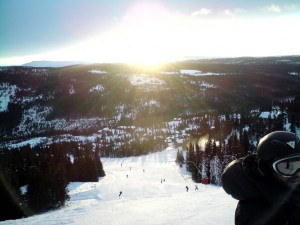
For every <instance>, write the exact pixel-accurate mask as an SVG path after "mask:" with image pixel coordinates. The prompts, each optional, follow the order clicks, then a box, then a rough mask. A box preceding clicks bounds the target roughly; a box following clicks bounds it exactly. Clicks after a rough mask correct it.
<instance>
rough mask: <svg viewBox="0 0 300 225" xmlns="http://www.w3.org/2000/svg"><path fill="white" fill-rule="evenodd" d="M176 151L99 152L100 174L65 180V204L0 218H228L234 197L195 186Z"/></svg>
mask: <svg viewBox="0 0 300 225" xmlns="http://www.w3.org/2000/svg"><path fill="white" fill-rule="evenodd" d="M176 152H177V150H176V149H174V148H172V147H168V148H167V149H165V150H164V151H162V152H156V153H151V154H148V155H145V156H139V157H128V158H102V162H103V166H104V170H105V172H106V176H105V177H103V178H100V180H99V182H86V183H81V182H74V183H70V184H69V186H68V189H69V195H70V200H69V201H68V202H67V204H66V206H65V207H62V208H60V209H58V210H54V211H49V212H47V213H44V214H39V215H36V216H32V217H28V218H24V219H19V220H8V221H3V222H0V224H30V225H32V224H33V225H34V224H36V225H37V224H52V225H56V224H89V225H90V224H91V225H93V224H104V225H123V224H128V225H141V224H143V225H154V224H155V225H184V224H197V225H230V224H234V211H235V207H236V204H237V201H236V200H234V199H233V198H231V197H230V196H229V195H227V194H226V193H225V192H224V190H223V189H222V187H219V186H213V185H203V184H197V185H198V188H199V190H197V191H196V190H195V183H194V182H193V181H192V180H191V176H190V174H189V173H188V172H187V171H186V169H185V166H183V167H182V168H180V167H179V166H178V165H177V164H176V163H175V162H174V160H175V157H176ZM127 175H128V178H127ZM161 179H165V182H161ZM185 186H188V187H189V192H186V190H185ZM120 191H122V193H123V194H122V195H121V197H120V198H119V193H120Z"/></svg>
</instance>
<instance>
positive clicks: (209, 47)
mask: <svg viewBox="0 0 300 225" xmlns="http://www.w3.org/2000/svg"><path fill="white" fill-rule="evenodd" d="M299 26H300V3H299V1H298V0H287V1H279V0H259V1H258V0H253V1H242V0H227V1H221V0H219V1H216V0H210V1H204V0H197V1H195V0H185V1H182V0H156V1H155V0H154V1H149V0H148V1H147V0H113V1H112V0H49V1H48V0H44V1H40V0H0V65H18V64H22V63H26V62H30V61H39V60H52V61H53V60H54V61H70V60H71V61H92V62H138V63H145V64H151V63H153V64H154V63H158V62H161V61H168V60H176V59H182V57H237V56H274V55H299V54H300V45H299V40H300V29H299Z"/></svg>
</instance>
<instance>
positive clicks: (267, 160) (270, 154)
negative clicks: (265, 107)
mask: <svg viewBox="0 0 300 225" xmlns="http://www.w3.org/2000/svg"><path fill="white" fill-rule="evenodd" d="M257 158H258V163H259V167H260V169H261V171H263V173H264V174H269V175H271V174H273V172H274V171H275V172H276V173H277V174H279V175H281V176H286V177H289V176H293V175H294V174H296V173H297V172H298V171H299V170H300V141H299V139H298V137H297V136H296V135H295V134H294V133H291V132H287V131H275V132H272V133H269V134H267V135H266V136H264V137H263V138H262V139H261V140H260V141H259V143H258V146H257Z"/></svg>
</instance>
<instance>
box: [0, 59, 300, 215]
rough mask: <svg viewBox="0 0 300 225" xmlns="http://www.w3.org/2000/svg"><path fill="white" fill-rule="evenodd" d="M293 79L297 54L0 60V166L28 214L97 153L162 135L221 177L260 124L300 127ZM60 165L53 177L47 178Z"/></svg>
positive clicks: (92, 163)
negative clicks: (141, 62) (142, 63)
mask: <svg viewBox="0 0 300 225" xmlns="http://www.w3.org/2000/svg"><path fill="white" fill-rule="evenodd" d="M299 86H300V57H296V56H291V57H272V58H270V57H267V58H232V59H207V60H190V61H182V62H172V63H167V64H162V65H160V66H157V67H155V68H154V67H153V68H150V67H148V68H145V67H139V66H133V65H127V64H92V65H76V66H68V67H60V68H40V67H39V68H34V67H1V68H0V96H1V98H0V156H1V158H0V159H1V161H0V162H1V164H0V166H1V170H2V171H6V172H5V174H4V176H5V177H9V179H8V180H9V182H8V185H11V186H12V187H16V189H15V190H14V191H15V196H19V197H18V198H20V199H21V200H20V201H21V202H23V203H22V204H23V206H24V207H25V206H26V207H28V208H26V207H25V208H26V210H28V209H29V208H30V209H31V210H32V212H26V213H27V215H31V214H32V213H36V212H40V211H45V210H48V209H51V208H56V207H59V206H61V205H63V204H64V202H65V201H66V200H67V199H68V196H67V191H66V190H65V189H66V185H67V183H68V182H70V181H95V180H97V179H98V177H99V176H104V175H105V173H104V171H105V168H104V170H103V168H102V163H101V161H100V157H124V156H138V155H143V154H148V153H150V152H154V151H160V150H162V149H165V148H166V147H167V146H168V145H172V146H174V147H175V148H176V149H177V150H178V155H177V161H178V163H187V169H188V170H189V171H190V172H191V173H192V175H193V179H194V180H195V181H197V182H201V181H202V180H203V178H205V179H207V180H208V182H210V183H212V184H216V185H222V184H221V181H220V174H221V173H222V171H223V169H224V167H225V166H226V165H227V164H228V163H229V162H230V161H232V160H233V159H235V158H238V157H241V156H244V155H246V154H251V153H253V152H255V146H256V144H257V142H258V141H259V139H260V138H261V137H262V136H263V135H265V134H266V133H268V132H270V131H274V130H289V131H293V132H297V133H298V135H299V132H298V130H297V128H298V127H300V116H299V115H300V89H299ZM62 165H68V166H62ZM43 174H48V177H50V178H51V177H52V178H53V179H52V180H51V179H49V180H47V182H48V183H46V184H47V186H50V187H51V188H50V190H51V191H50V194H49V191H48V192H47V193H43V192H42V193H40V194H41V195H43V196H44V198H45V199H46V200H45V203H46V204H45V205H39V202H38V201H37V199H39V198H40V196H39V197H37V196H36V195H34V193H36V191H34V190H42V189H43V187H41V186H40V187H38V186H35V184H37V183H38V184H45V181H43V178H44V177H43ZM58 174H59V175H60V176H59V177H60V178H61V179H60V181H61V182H59V183H56V184H55V185H53V183H55V179H54V178H55V177H56V178H57V176H58ZM31 175H33V176H31ZM32 177H33V178H34V180H31V179H33V178H32ZM36 180H39V182H36ZM51 182H52V183H51ZM25 185H28V186H27V192H26V194H24V195H23V194H22V193H20V187H22V186H25ZM5 188H6V187H4V186H3V187H1V189H0V190H1V191H3V190H4V189H5ZM47 198H48V199H52V200H53V199H54V202H51V201H52V200H49V201H47ZM6 201H7V202H8V203H7V205H9V204H10V205H12V208H14V206H13V205H14V203H12V202H11V201H12V200H11V199H9V198H8V199H6ZM7 209H8V208H7ZM21 216H22V215H21Z"/></svg>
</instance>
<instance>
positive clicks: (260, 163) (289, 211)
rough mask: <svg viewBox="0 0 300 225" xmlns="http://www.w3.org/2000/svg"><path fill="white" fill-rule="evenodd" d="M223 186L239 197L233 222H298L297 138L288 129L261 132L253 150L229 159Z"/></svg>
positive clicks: (299, 151) (299, 159) (270, 224)
mask: <svg viewBox="0 0 300 225" xmlns="http://www.w3.org/2000/svg"><path fill="white" fill-rule="evenodd" d="M222 184H223V188H224V190H225V191H226V192H227V193H228V194H230V195H231V196H232V197H233V198H235V199H237V200H239V202H238V204H237V207H236V211H235V224H236V225H246V224H247V225H254V224H256V225H296V224H300V189H299V188H300V141H299V139H298V137H297V136H296V135H295V134H294V133H291V132H286V131H275V132H272V133H269V134H268V135H266V136H264V137H263V138H262V139H261V140H260V142H259V143H258V145H257V154H254V155H249V156H246V157H244V158H241V159H237V160H235V161H233V162H231V163H230V164H229V165H228V166H227V167H226V168H225V170H224V172H223V174H222Z"/></svg>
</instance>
